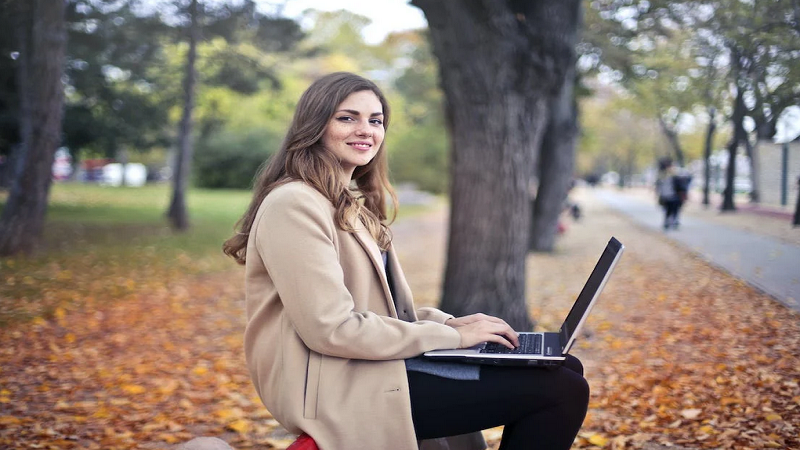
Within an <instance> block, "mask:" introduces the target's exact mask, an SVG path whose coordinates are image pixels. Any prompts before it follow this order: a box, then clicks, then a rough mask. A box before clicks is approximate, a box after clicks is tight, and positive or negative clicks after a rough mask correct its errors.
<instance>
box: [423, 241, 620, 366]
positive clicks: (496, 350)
mask: <svg viewBox="0 0 800 450" xmlns="http://www.w3.org/2000/svg"><path fill="white" fill-rule="evenodd" d="M624 249H625V246H623V245H622V243H620V242H619V241H618V240H617V239H616V238H614V237H612V238H611V239H610V240H609V241H608V244H607V245H606V248H605V250H603V254H602V255H600V260H599V261H597V264H596V265H595V266H594V270H592V273H591V275H589V279H588V280H586V284H585V285H584V286H583V290H581V293H580V294H579V295H578V298H577V299H576V300H575V303H573V305H572V309H570V311H569V314H567V318H566V319H564V323H562V324H561V329H559V330H558V332H545V333H519V343H520V345H519V347H517V348H516V349H514V350H512V349H510V348H508V347H506V346H504V345H501V344H498V343H494V342H484V343H482V344H478V345H476V346H474V347H470V348H462V349H453V350H433V351H429V352H425V353H424V355H425V356H426V357H427V358H428V359H430V360H440V361H459V362H466V363H474V364H494V365H521V366H556V365H560V364H561V363H562V362H563V361H564V360H565V359H566V355H567V353H569V350H570V349H571V348H572V346H573V344H574V343H575V339H576V338H577V337H578V334H579V333H580V331H581V328H582V327H583V324H584V322H586V318H587V317H588V316H589V312H590V311H591V310H592V307H594V304H595V303H596V302H597V299H598V298H599V297H600V292H601V291H602V290H603V287H604V286H605V284H606V282H607V281H608V279H609V278H610V277H611V272H612V271H613V270H614V267H615V266H616V265H617V261H619V258H620V257H621V256H622V252H623V250H624Z"/></svg>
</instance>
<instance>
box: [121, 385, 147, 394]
mask: <svg viewBox="0 0 800 450" xmlns="http://www.w3.org/2000/svg"><path fill="white" fill-rule="evenodd" d="M122 390H123V391H125V392H127V393H128V394H141V393H143V392H145V391H146V390H147V389H145V388H144V387H143V386H139V385H137V384H125V385H123V386H122Z"/></svg>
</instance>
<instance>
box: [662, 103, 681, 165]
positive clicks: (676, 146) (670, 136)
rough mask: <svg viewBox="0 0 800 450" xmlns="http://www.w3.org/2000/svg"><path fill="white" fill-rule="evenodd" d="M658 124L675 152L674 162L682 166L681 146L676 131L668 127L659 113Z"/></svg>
mask: <svg viewBox="0 0 800 450" xmlns="http://www.w3.org/2000/svg"><path fill="white" fill-rule="evenodd" d="M658 124H659V125H661V131H663V132H664V135H665V136H667V140H668V141H669V145H670V146H672V150H673V151H674V152H675V162H676V163H678V166H680V167H683V164H684V157H683V148H682V147H681V142H680V141H679V140H678V132H677V131H675V129H674V128H672V127H670V126H669V125H668V124H667V122H666V121H664V118H663V117H661V114H659V115H658Z"/></svg>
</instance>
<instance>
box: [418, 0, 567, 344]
mask: <svg viewBox="0 0 800 450" xmlns="http://www.w3.org/2000/svg"><path fill="white" fill-rule="evenodd" d="M575 1H577V0H575ZM412 3H413V4H414V5H416V6H418V7H420V8H421V9H422V10H423V11H424V13H425V16H426V17H427V19H428V24H429V28H430V36H431V41H432V43H433V50H434V53H435V55H436V56H437V58H438V60H439V71H440V79H441V85H442V88H443V90H444V93H445V99H446V115H447V120H448V126H449V127H450V133H451V135H452V145H453V152H452V164H451V171H452V172H451V173H452V185H451V186H452V191H451V196H450V200H451V210H450V233H449V242H448V250H447V256H448V259H447V268H446V270H445V279H444V289H443V294H442V295H443V297H442V308H443V309H444V310H446V311H448V312H450V313H452V314H455V315H463V314H469V313H474V312H479V311H480V312H485V313H487V314H492V315H496V316H499V317H502V318H504V319H505V320H506V321H507V322H508V323H509V324H510V325H511V326H512V327H514V328H516V329H518V330H523V331H524V330H529V329H530V328H531V326H532V324H531V320H530V317H529V314H528V310H527V305H526V299H525V258H526V255H527V250H528V236H529V231H530V229H529V227H530V218H531V217H530V216H531V214H530V201H529V185H530V183H531V179H532V175H533V167H534V164H535V158H536V152H537V149H538V148H539V145H540V143H541V140H542V135H543V131H544V127H545V124H546V121H547V102H548V100H549V98H550V97H552V96H553V95H555V94H556V92H557V89H558V87H559V86H560V85H561V83H562V81H563V79H564V76H565V75H566V67H567V66H568V62H569V60H570V57H569V55H570V54H571V52H572V51H573V49H572V48H569V47H568V46H567V45H566V44H565V43H564V40H563V24H564V21H565V20H568V21H571V20H572V19H570V18H565V17H563V16H562V15H560V14H561V13H562V11H563V6H561V5H560V3H562V2H551V1H547V0H540V1H529V2H517V1H498V0H469V1H466V0H465V1H460V2H449V1H445V2H443V1H439V0H413V1H412Z"/></svg>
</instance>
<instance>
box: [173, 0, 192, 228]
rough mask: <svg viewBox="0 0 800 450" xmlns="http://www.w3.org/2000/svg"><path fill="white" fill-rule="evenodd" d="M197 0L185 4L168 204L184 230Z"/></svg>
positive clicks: (177, 225)
mask: <svg viewBox="0 0 800 450" xmlns="http://www.w3.org/2000/svg"><path fill="white" fill-rule="evenodd" d="M198 14H199V11H198V4H197V0H192V2H191V3H190V4H189V15H190V18H191V24H190V25H189V52H188V54H187V56H186V74H185V78H184V80H183V94H184V104H183V115H182V116H181V122H180V125H179V128H178V150H177V153H176V155H175V170H174V171H173V178H172V201H171V202H170V205H169V211H168V212H167V215H168V216H169V219H170V223H171V224H172V228H174V229H176V230H186V229H188V228H189V214H188V212H187V210H186V189H187V186H188V185H189V174H190V167H191V162H192V153H193V151H192V150H193V148H192V113H193V112H194V101H195V100H194V97H195V85H196V84H197V72H196V70H195V63H196V61H197V41H198V40H199V39H200V24H199V17H198Z"/></svg>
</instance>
